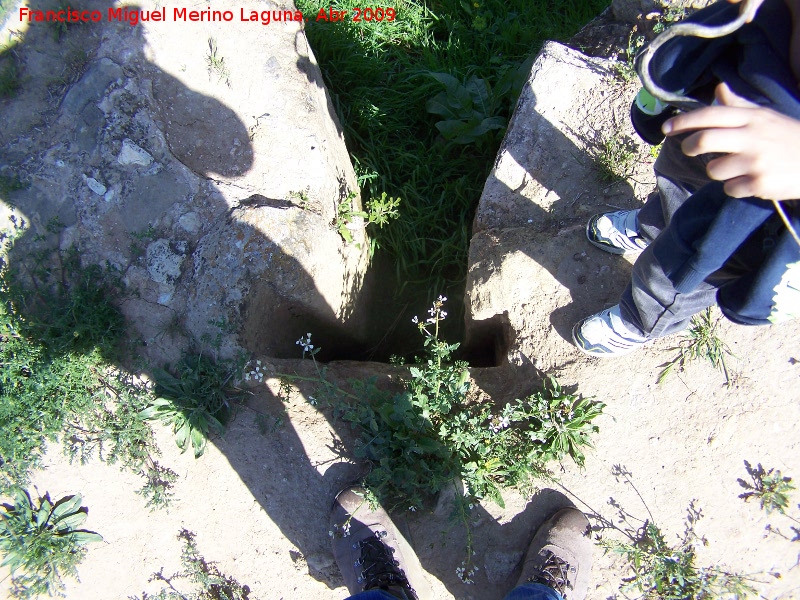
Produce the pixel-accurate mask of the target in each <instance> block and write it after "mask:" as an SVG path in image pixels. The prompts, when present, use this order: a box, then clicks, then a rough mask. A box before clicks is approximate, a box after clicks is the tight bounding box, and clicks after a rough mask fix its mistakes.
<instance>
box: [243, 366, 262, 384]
mask: <svg viewBox="0 0 800 600" xmlns="http://www.w3.org/2000/svg"><path fill="white" fill-rule="evenodd" d="M251 366H252V369H250V367H251ZM245 369H250V370H246V371H245V374H244V380H245V381H250V380H251V379H252V380H253V381H258V382H259V383H260V382H262V381H264V371H262V370H261V361H260V360H257V361H256V362H255V363H253V362H249V363H247V366H246V367H245Z"/></svg>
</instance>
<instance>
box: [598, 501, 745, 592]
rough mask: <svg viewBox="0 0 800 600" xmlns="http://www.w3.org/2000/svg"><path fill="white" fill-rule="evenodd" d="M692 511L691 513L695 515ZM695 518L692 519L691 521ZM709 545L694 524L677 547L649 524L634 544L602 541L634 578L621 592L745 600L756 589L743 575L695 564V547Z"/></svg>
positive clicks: (630, 578)
mask: <svg viewBox="0 0 800 600" xmlns="http://www.w3.org/2000/svg"><path fill="white" fill-rule="evenodd" d="M691 511H692V509H691V508H690V510H689V512H690V514H691ZM691 518H692V517H690V519H691ZM698 543H700V544H702V545H706V544H707V542H706V540H705V539H702V538H698V537H697V535H696V534H695V532H694V523H693V522H691V521H687V528H686V530H685V532H684V535H683V537H682V538H680V539H679V541H678V543H677V544H674V545H673V544H669V543H668V542H667V541H666V538H665V536H664V534H663V533H662V532H661V530H660V529H659V527H658V526H657V525H656V524H655V523H651V522H649V521H648V522H646V523H645V524H644V525H643V526H642V528H641V530H640V532H639V534H638V536H637V538H636V539H635V540H633V541H632V542H628V543H625V542H619V541H602V542H601V545H602V546H604V547H605V548H606V549H608V550H610V551H612V552H615V553H617V554H620V555H622V556H623V557H624V558H625V560H626V561H627V563H628V566H629V568H630V570H631V571H632V574H631V575H630V576H629V577H628V578H627V579H626V583H625V585H623V586H622V587H621V588H620V589H621V591H623V592H624V593H626V594H627V593H630V592H634V593H638V594H641V596H640V597H641V598H644V599H646V600H686V599H687V598H692V599H693V600H711V599H712V598H723V597H735V598H744V597H746V596H747V595H748V594H750V593H752V592H753V589H752V587H751V586H750V585H749V584H747V582H746V581H745V579H744V578H743V577H741V576H739V575H736V574H732V573H728V572H726V571H723V570H720V569H716V568H701V567H698V566H697V565H696V563H695V561H696V558H697V556H696V550H695V546H696V545H697V544H698Z"/></svg>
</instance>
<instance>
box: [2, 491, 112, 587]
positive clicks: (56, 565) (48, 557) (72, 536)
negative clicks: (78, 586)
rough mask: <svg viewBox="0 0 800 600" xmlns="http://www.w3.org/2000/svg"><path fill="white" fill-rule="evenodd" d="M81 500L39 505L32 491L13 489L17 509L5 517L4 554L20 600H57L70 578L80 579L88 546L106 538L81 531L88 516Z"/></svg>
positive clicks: (67, 498) (10, 508)
mask: <svg viewBox="0 0 800 600" xmlns="http://www.w3.org/2000/svg"><path fill="white" fill-rule="evenodd" d="M81 502H82V499H81V497H80V496H79V495H74V496H65V497H63V498H61V499H60V500H58V501H56V502H53V501H51V500H50V496H49V494H45V495H44V497H42V498H39V499H38V502H36V503H34V502H33V500H32V499H31V497H30V494H28V492H27V491H25V490H23V489H21V488H16V489H14V490H13V504H3V505H2V508H3V509H4V511H5V512H3V513H2V514H0V517H2V519H1V520H0V552H2V554H3V556H4V559H3V563H2V565H3V566H8V568H9V569H10V570H11V585H12V595H13V596H14V597H15V598H35V597H36V596H41V595H44V594H48V595H50V596H53V595H55V594H59V593H60V592H62V591H63V590H64V582H63V580H64V578H65V577H73V578H76V579H77V576H78V570H77V565H78V564H79V563H80V562H81V560H83V558H84V556H85V555H86V549H85V548H84V546H85V545H86V544H88V543H91V542H98V541H101V540H102V539H103V538H102V537H101V536H100V535H99V534H97V533H94V532H92V531H87V530H85V529H80V526H81V525H83V523H84V521H85V520H86V517H87V510H86V508H84V507H81Z"/></svg>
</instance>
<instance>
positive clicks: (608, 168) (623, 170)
mask: <svg viewBox="0 0 800 600" xmlns="http://www.w3.org/2000/svg"><path fill="white" fill-rule="evenodd" d="M638 152H639V150H638V148H637V146H636V142H634V141H633V140H632V139H630V138H629V137H622V138H620V137H617V136H616V135H615V134H614V133H611V134H608V135H603V136H602V137H600V139H599V141H598V142H597V143H596V144H594V147H593V148H592V149H591V155H592V158H593V160H594V164H595V167H596V169H597V171H598V172H599V174H600V178H601V179H603V180H604V181H609V182H614V181H624V180H625V179H627V178H628V176H629V175H630V174H631V170H632V169H633V167H634V165H635V164H636V159H637V156H638Z"/></svg>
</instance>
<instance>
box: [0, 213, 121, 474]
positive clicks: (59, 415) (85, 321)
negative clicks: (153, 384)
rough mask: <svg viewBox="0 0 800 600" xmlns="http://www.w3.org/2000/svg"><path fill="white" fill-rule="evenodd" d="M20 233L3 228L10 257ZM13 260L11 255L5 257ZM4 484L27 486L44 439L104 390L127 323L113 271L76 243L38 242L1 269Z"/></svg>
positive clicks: (0, 458)
mask: <svg viewBox="0 0 800 600" xmlns="http://www.w3.org/2000/svg"><path fill="white" fill-rule="evenodd" d="M12 221H13V222H14V223H15V224H16V226H17V231H16V232H5V233H3V234H2V235H0V239H2V241H3V244H4V250H5V256H8V252H9V251H10V250H11V249H12V248H13V246H14V241H15V238H16V237H17V236H18V235H20V234H21V232H22V231H23V230H24V225H25V224H24V223H23V222H22V221H21V220H20V219H18V218H16V217H14V216H13V215H12ZM5 260H7V259H5ZM0 293H2V298H3V300H2V302H0V337H1V338H2V343H1V344H0V432H2V433H0V490H5V489H7V488H8V487H9V486H10V485H14V484H16V485H21V486H24V485H26V483H27V480H28V472H29V470H30V469H31V468H33V467H35V466H37V465H38V463H39V460H40V457H41V454H42V451H43V446H44V443H45V441H46V440H47V439H55V438H56V437H57V436H58V435H59V434H60V433H61V431H62V429H63V428H64V426H65V424H66V423H67V422H68V421H69V420H70V419H72V418H74V417H75V416H76V415H81V414H85V413H90V412H92V411H94V410H95V408H96V406H97V405H98V397H102V396H103V394H104V384H103V383H102V382H101V380H100V377H101V375H102V373H103V372H104V369H105V367H106V360H107V358H108V357H111V356H113V355H114V354H115V352H116V350H117V344H118V341H119V339H120V337H121V334H122V331H123V326H124V322H123V319H122V316H121V315H120V313H119V311H118V310H117V309H116V308H115V307H114V305H113V304H112V299H113V298H114V297H115V296H116V295H117V294H118V293H119V287H118V286H117V283H116V278H115V273H114V272H113V271H104V270H103V269H101V268H100V267H99V266H89V267H82V266H81V264H80V258H79V257H78V255H77V253H76V252H75V251H74V250H68V251H63V252H62V251H57V250H50V249H47V248H44V249H37V247H36V244H32V246H31V250H30V253H29V254H27V255H20V258H19V259H17V260H16V261H15V264H14V265H13V267H12V266H11V265H9V264H7V263H5V264H4V265H3V268H2V269H0Z"/></svg>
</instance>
